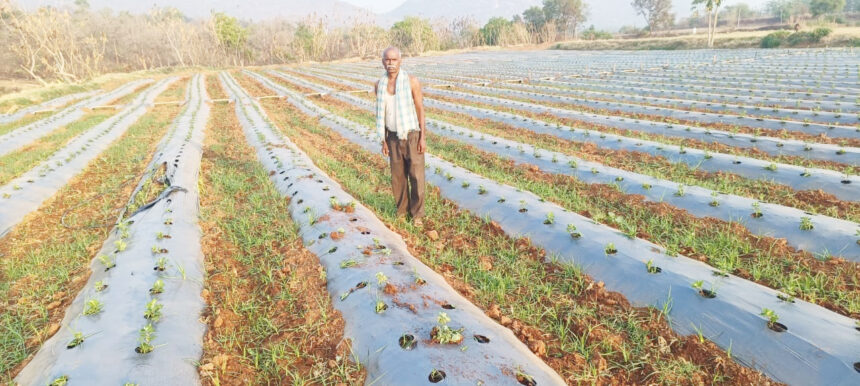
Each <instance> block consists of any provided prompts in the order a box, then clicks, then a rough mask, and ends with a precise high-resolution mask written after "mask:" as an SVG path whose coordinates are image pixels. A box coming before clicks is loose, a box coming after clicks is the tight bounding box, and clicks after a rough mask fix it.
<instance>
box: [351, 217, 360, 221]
mask: <svg viewBox="0 0 860 386" xmlns="http://www.w3.org/2000/svg"><path fill="white" fill-rule="evenodd" d="M356 221H358V219H357V218H355V217H353V218H351V219H349V222H356Z"/></svg>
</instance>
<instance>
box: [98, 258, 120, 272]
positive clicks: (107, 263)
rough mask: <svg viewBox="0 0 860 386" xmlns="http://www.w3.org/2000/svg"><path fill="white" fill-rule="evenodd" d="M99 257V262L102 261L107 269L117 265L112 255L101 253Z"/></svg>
mask: <svg viewBox="0 0 860 386" xmlns="http://www.w3.org/2000/svg"><path fill="white" fill-rule="evenodd" d="M98 259H99V262H101V263H102V265H104V266H105V271H107V270H110V269H111V268H113V267H116V262H115V261H114V259H113V258H112V257H110V256H108V255H99V256H98Z"/></svg>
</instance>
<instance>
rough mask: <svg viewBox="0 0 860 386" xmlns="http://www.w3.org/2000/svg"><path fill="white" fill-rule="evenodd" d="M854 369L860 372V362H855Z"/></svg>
mask: <svg viewBox="0 0 860 386" xmlns="http://www.w3.org/2000/svg"><path fill="white" fill-rule="evenodd" d="M854 371H856V372H858V373H860V362H854Z"/></svg>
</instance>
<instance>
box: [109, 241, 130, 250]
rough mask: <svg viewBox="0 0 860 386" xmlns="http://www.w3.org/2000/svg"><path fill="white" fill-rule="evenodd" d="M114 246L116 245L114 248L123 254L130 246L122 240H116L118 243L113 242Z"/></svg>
mask: <svg viewBox="0 0 860 386" xmlns="http://www.w3.org/2000/svg"><path fill="white" fill-rule="evenodd" d="M113 245H114V247H116V250H117V252H122V251H124V250H125V249H126V248H128V244H126V242H125V241H122V240H116V241H114V242H113Z"/></svg>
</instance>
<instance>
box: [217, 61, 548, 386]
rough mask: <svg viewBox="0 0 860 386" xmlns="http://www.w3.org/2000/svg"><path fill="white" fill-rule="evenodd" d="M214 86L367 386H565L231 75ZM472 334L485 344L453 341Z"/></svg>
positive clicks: (223, 76) (223, 74)
mask: <svg viewBox="0 0 860 386" xmlns="http://www.w3.org/2000/svg"><path fill="white" fill-rule="evenodd" d="M222 81H223V83H224V85H225V88H226V89H227V90H228V93H229V94H230V96H231V97H232V98H235V100H236V113H237V115H239V120H240V122H241V123H242V126H243V128H244V130H245V135H246V138H247V140H248V142H249V143H251V145H252V146H253V147H254V148H256V149H257V154H258V158H259V160H260V162H261V163H263V165H264V166H265V168H266V169H267V170H270V173H271V179H272V181H273V182H274V183H275V184H276V186H277V188H278V190H279V191H281V193H282V194H283V195H284V196H286V197H289V201H290V215H291V217H292V218H293V220H294V222H295V223H296V224H297V225H298V226H299V228H300V229H301V234H302V239H303V241H304V243H305V246H306V248H307V249H309V250H310V251H311V252H313V253H315V254H316V255H317V256H319V258H320V261H321V263H322V264H323V266H324V267H325V268H326V277H327V279H328V286H327V287H328V289H329V293H330V294H331V296H332V298H333V302H334V305H335V308H337V309H338V310H339V311H340V312H341V313H342V315H343V318H344V320H345V321H346V329H345V330H346V332H345V336H347V337H349V338H350V339H351V340H352V347H353V351H354V352H355V354H356V355H357V356H358V359H359V360H360V361H361V362H362V363H363V364H364V365H365V367H366V368H367V379H368V381H369V382H370V380H373V381H375V382H381V383H384V384H422V383H427V382H428V381H429V382H440V381H443V379H444V381H445V382H450V383H453V384H461V383H467V382H468V383H475V382H483V383H486V384H517V382H518V377H519V378H522V379H526V378H528V379H531V380H533V381H535V382H537V384H563V383H564V382H563V381H562V379H561V378H560V377H559V376H558V375H557V374H556V373H555V372H554V371H553V370H552V369H551V368H549V367H548V366H547V365H546V364H545V363H544V362H543V361H541V360H540V359H539V358H537V357H536V356H535V355H534V354H532V353H531V351H530V350H529V349H528V347H526V346H525V345H524V344H523V343H521V342H520V341H519V340H518V339H517V338H516V337H515V336H514V335H513V333H511V331H510V330H508V329H506V328H504V327H502V326H500V325H498V324H496V323H495V322H494V321H492V319H490V318H489V317H487V316H486V315H484V314H483V312H481V310H480V309H478V308H477V307H475V306H474V305H473V304H471V303H470V302H469V301H467V300H466V299H465V298H463V297H462V296H461V295H459V294H458V293H457V292H456V291H455V290H454V289H453V288H451V286H450V285H448V284H447V283H446V282H445V280H444V279H443V278H442V277H441V276H440V275H439V274H437V273H435V272H434V271H433V270H431V269H429V268H428V267H427V266H425V265H424V264H422V263H421V262H420V261H419V260H417V259H416V258H415V257H413V256H412V255H411V254H410V253H409V252H408V250H407V247H406V245H405V244H404V242H403V240H402V239H401V238H400V236H399V235H397V234H396V233H394V232H392V231H391V230H389V229H388V228H386V227H385V225H384V224H383V223H382V222H381V221H380V220H379V219H378V218H376V216H374V215H373V213H372V212H370V211H369V210H368V209H367V208H365V207H364V206H363V205H361V204H359V203H357V202H356V201H355V200H354V199H353V198H352V196H350V195H349V194H347V193H346V192H345V191H343V190H342V189H341V187H340V186H339V185H338V184H337V183H336V182H335V181H333V180H331V179H330V178H329V177H328V176H327V175H325V174H324V173H323V172H322V171H320V170H319V169H318V168H317V167H316V166H314V165H313V163H312V162H311V161H310V160H309V159H308V158H307V156H306V155H305V154H304V153H303V152H302V151H301V150H299V149H298V148H297V147H296V146H295V145H293V143H292V142H291V141H289V140H288V139H287V138H284V137H283V136H281V135H279V133H278V132H277V131H276V130H275V129H274V127H273V125H272V124H271V123H269V121H268V118H267V117H266V115H265V114H264V113H263V112H262V109H261V108H260V107H259V105H258V104H257V103H256V102H255V101H253V99H252V98H251V97H250V96H249V95H248V94H247V93H245V92H244V91H243V90H242V89H241V88H240V87H239V86H238V85H237V84H236V83H235V81H234V80H233V79H232V77H230V76H229V75H227V74H226V73H222ZM410 305H411V306H410ZM443 315H444V317H443ZM449 319H450V320H449ZM434 328H436V333H435V334H434V333H433V330H434ZM474 334H478V335H481V336H483V337H486V338H487V339H488V340H487V341H486V343H481V342H475V343H471V342H469V343H465V342H462V341H461V339H464V338H463V337H470V336H472V335H474ZM458 336H459V338H458ZM462 347H468V349H467V350H465V351H464V350H463V349H462Z"/></svg>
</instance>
